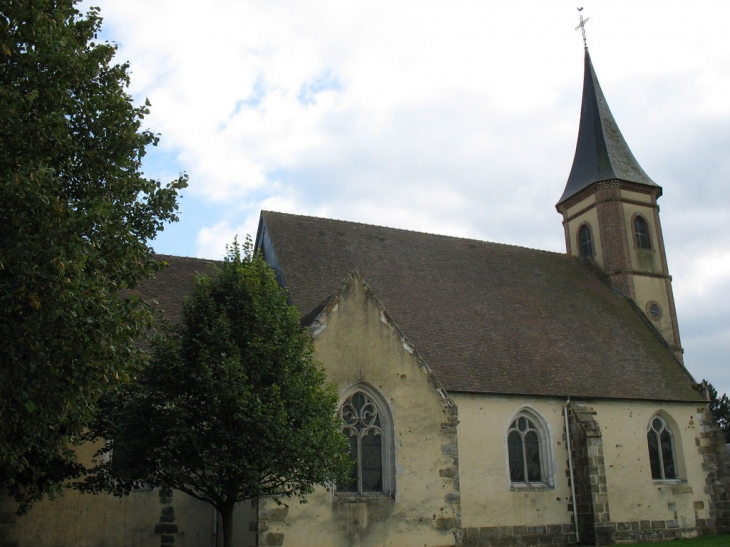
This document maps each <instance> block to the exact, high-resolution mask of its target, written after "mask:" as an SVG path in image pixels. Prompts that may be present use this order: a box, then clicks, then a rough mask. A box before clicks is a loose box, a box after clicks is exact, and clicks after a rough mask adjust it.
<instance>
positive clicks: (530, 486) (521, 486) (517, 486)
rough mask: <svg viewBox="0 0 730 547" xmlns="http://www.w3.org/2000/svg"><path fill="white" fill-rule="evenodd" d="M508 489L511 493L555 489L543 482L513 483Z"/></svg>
mask: <svg viewBox="0 0 730 547" xmlns="http://www.w3.org/2000/svg"><path fill="white" fill-rule="evenodd" d="M509 489H510V491H511V492H535V491H540V490H555V487H554V486H551V485H549V484H545V483H544V482H542V483H539V482H533V483H527V482H519V483H514V482H513V483H512V484H510V486H509Z"/></svg>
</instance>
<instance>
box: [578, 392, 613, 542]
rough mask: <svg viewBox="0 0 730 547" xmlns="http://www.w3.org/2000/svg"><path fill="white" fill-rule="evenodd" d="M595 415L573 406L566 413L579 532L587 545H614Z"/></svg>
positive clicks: (583, 408) (599, 434) (598, 430)
mask: <svg viewBox="0 0 730 547" xmlns="http://www.w3.org/2000/svg"><path fill="white" fill-rule="evenodd" d="M594 415H595V412H591V411H589V410H588V409H587V408H585V407H583V406H582V405H577V404H575V403H572V404H571V405H570V413H569V427H570V436H571V455H570V457H571V458H572V460H573V476H574V479H575V499H574V500H573V503H575V506H576V509H577V511H576V512H577V514H578V532H579V535H580V541H581V543H584V544H586V545H613V544H614V541H615V528H614V526H613V525H612V524H611V514H610V511H609V506H608V484H607V481H606V467H605V462H604V458H603V438H602V436H601V428H600V426H599V425H598V422H596V420H595V419H594V418H593V416H594Z"/></svg>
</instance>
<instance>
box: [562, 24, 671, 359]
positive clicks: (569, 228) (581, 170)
mask: <svg viewBox="0 0 730 547" xmlns="http://www.w3.org/2000/svg"><path fill="white" fill-rule="evenodd" d="M586 21H587V19H583V18H582V17H581V25H579V28H580V27H582V26H583V25H585V22H586ZM584 38H585V35H584ZM661 195H662V189H661V187H660V186H659V185H658V184H656V183H655V182H654V181H652V180H651V179H650V178H649V177H648V175H647V174H646V173H645V172H644V170H643V169H642V168H641V166H640V165H639V163H638V162H637V161H636V158H634V155H633V154H632V153H631V150H629V146H628V145H627V144H626V141H625V140H624V138H623V135H621V131H619V128H618V126H617V125H616V120H614V119H613V115H612V114H611V110H610V109H609V108H608V104H607V103H606V99H605V97H604V96H603V91H601V86H600V85H599V83H598V78H596V73H595V71H594V70H593V64H592V63H591V56H590V55H589V54H588V48H587V47H586V49H585V73H584V77H583V103H582V106H581V110H580V126H579V129H578V142H577V144H576V146H575V157H574V158H573V167H572V168H571V170H570V176H569V177H568V183H567V184H566V186H565V191H564V192H563V195H562V196H561V197H560V201H558V204H557V205H556V208H557V210H558V212H559V213H560V214H562V215H563V228H564V230H565V246H566V250H567V252H568V254H571V255H574V256H580V257H582V258H585V259H588V260H590V261H591V262H593V263H594V264H595V265H596V266H597V267H598V268H599V269H600V270H601V271H602V272H603V273H604V275H605V276H606V279H607V281H608V282H609V284H610V285H611V287H612V288H613V289H614V290H615V291H617V292H619V293H621V294H622V295H624V296H625V297H626V298H628V299H630V300H632V301H633V302H634V303H635V304H636V305H637V306H638V308H639V309H640V310H641V311H642V312H643V314H644V316H645V317H646V319H647V321H649V324H651V325H653V326H654V327H655V328H656V330H657V331H658V332H659V334H660V335H661V336H662V337H663V338H664V340H665V341H666V343H667V345H668V346H669V347H670V348H671V349H672V350H673V351H674V354H675V356H676V357H677V359H678V360H680V361H681V360H682V345H681V342H680V339H679V326H678V324H677V314H676V310H675V307H674V296H673V294H672V278H671V276H670V275H669V269H668V267H667V256H666V252H665V250H664V237H663V236H662V227H661V223H660V221H659V206H658V205H657V198H658V197H659V196H661Z"/></svg>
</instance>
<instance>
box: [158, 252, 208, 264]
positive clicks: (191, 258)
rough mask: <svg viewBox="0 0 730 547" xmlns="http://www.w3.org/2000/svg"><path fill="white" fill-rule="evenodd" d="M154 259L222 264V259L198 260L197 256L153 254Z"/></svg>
mask: <svg viewBox="0 0 730 547" xmlns="http://www.w3.org/2000/svg"><path fill="white" fill-rule="evenodd" d="M154 256H155V258H163V259H164V258H174V259H175V260H178V259H181V258H182V259H184V260H199V261H200V262H223V259H222V258H200V257H198V256H181V255H169V254H163V253H154Z"/></svg>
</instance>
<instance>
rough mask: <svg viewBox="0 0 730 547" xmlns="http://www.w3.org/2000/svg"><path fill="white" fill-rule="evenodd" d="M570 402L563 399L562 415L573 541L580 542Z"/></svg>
mask: <svg viewBox="0 0 730 547" xmlns="http://www.w3.org/2000/svg"><path fill="white" fill-rule="evenodd" d="M569 404H570V397H568V400H567V401H565V406H564V407H563V417H564V418H565V439H566V440H567V441H568V468H569V469H570V494H571V495H572V496H573V520H574V521H575V541H576V543H580V536H579V535H578V504H577V503H576V499H575V478H574V477H573V451H572V449H571V448H570V426H569V425H568V405H569Z"/></svg>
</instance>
